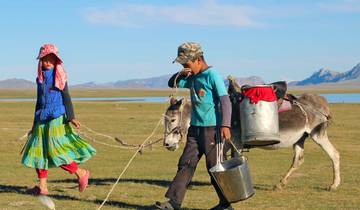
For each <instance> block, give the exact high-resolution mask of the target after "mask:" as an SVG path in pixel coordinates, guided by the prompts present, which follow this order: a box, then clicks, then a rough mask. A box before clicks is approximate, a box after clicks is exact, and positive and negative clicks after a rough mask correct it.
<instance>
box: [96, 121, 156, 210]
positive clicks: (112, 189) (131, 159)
mask: <svg viewBox="0 0 360 210" xmlns="http://www.w3.org/2000/svg"><path fill="white" fill-rule="evenodd" d="M161 122H162V119H160V120H159V122H158V123H157V125H156V126H155V128H154V129H153V131H152V132H151V134H150V136H148V137H147V138H146V139H145V140H144V142H143V143H142V144H141V145H140V146H139V148H138V149H137V150H136V152H135V153H134V155H133V156H132V157H131V158H130V160H129V162H128V163H127V164H126V166H125V168H124V169H123V171H122V172H121V174H120V175H119V177H118V178H117V180H116V182H115V183H114V184H113V186H112V187H111V189H110V191H109V193H108V194H107V196H106V198H105V200H104V201H103V202H102V203H101V205H100V206H99V208H97V210H100V209H101V208H102V207H103V206H104V204H105V203H106V201H107V200H108V199H109V197H110V194H111V193H112V192H113V191H114V189H115V186H116V185H117V184H118V183H119V181H120V179H121V177H122V176H123V174H124V173H125V172H126V170H127V169H128V168H129V166H130V164H131V162H132V161H133V160H134V158H135V157H136V155H137V154H138V153H139V152H140V151H141V150H142V148H143V147H144V145H145V143H146V142H147V141H148V140H149V139H150V138H151V137H152V136H153V135H154V134H155V131H156V130H157V128H158V127H159V125H160V124H161Z"/></svg>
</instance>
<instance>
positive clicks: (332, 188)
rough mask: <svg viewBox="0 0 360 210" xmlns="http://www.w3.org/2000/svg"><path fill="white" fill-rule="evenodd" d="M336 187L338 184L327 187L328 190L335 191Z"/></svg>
mask: <svg viewBox="0 0 360 210" xmlns="http://www.w3.org/2000/svg"><path fill="white" fill-rule="evenodd" d="M336 189H337V186H335V185H331V186H329V187H327V190H328V191H335V190H336Z"/></svg>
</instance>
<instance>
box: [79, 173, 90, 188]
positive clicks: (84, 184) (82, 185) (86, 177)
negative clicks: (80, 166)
mask: <svg viewBox="0 0 360 210" xmlns="http://www.w3.org/2000/svg"><path fill="white" fill-rule="evenodd" d="M89 177H90V171H88V170H86V173H85V175H83V176H82V177H80V178H79V191H80V192H84V191H85V190H86V187H87V186H88V183H89Z"/></svg>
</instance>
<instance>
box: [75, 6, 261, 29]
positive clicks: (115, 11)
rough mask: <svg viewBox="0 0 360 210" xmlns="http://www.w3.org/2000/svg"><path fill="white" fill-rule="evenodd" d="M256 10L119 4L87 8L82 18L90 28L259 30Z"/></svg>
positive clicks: (234, 7)
mask: <svg viewBox="0 0 360 210" xmlns="http://www.w3.org/2000/svg"><path fill="white" fill-rule="evenodd" d="M257 13H258V10H257V9H256V8H254V7H251V6H244V5H229V4H221V3H220V2H216V1H211V0H206V1H199V2H196V3H195V4H192V5H175V6H154V5H144V4H141V5H140V4H120V5H116V6H113V7H110V8H87V9H85V10H84V11H83V12H82V15H83V17H84V18H85V20H87V21H88V22H90V23H93V24H106V25H112V26H118V27H142V26H146V25H148V24H159V23H169V24H186V25H201V26H230V27H261V26H262V24H261V23H259V22H257V21H256V20H255V17H256V16H257Z"/></svg>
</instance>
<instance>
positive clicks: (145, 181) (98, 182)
mask: <svg viewBox="0 0 360 210" xmlns="http://www.w3.org/2000/svg"><path fill="white" fill-rule="evenodd" d="M49 182H52V183H77V179H60V180H49ZM114 182H116V179H115V178H94V179H89V184H90V185H110V184H113V183H114ZM119 182H120V183H125V182H132V183H138V184H150V185H157V186H161V187H169V186H170V184H171V181H169V180H157V179H120V181H119ZM210 185H211V183H210V182H200V181H192V182H190V187H191V186H210Z"/></svg>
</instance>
